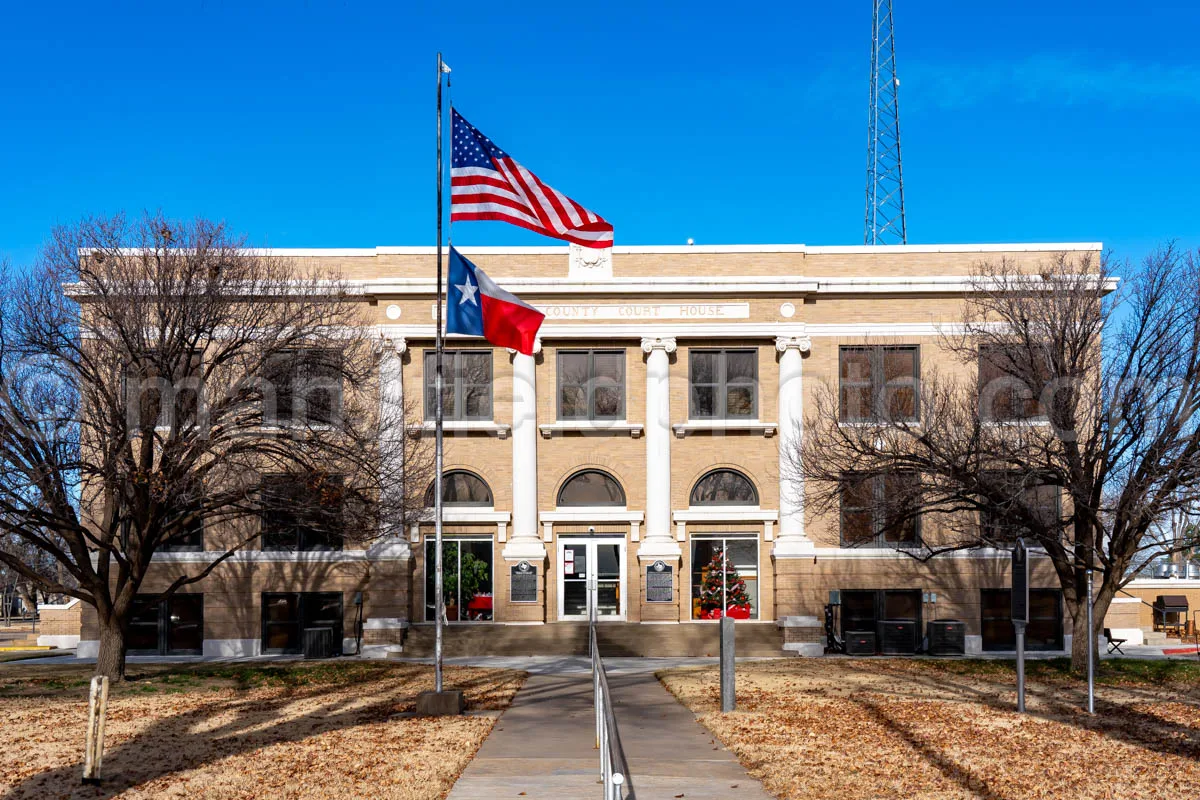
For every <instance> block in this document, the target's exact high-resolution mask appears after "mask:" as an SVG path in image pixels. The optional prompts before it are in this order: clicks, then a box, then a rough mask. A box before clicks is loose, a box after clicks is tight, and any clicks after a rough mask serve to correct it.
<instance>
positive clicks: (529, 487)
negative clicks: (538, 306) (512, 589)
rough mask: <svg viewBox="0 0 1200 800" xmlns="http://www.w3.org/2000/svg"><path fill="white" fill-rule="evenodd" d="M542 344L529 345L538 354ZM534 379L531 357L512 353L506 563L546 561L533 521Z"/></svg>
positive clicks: (534, 485) (534, 470) (535, 480)
mask: <svg viewBox="0 0 1200 800" xmlns="http://www.w3.org/2000/svg"><path fill="white" fill-rule="evenodd" d="M541 350H542V341H541V339H537V340H535V341H534V344H533V351H534V353H540V352H541ZM536 381H537V376H536V364H535V363H534V356H525V355H521V354H520V353H516V352H514V353H513V419H512V457H513V460H512V470H513V474H512V497H513V506H512V536H511V537H509V540H508V544H506V545H505V547H504V557H505V558H506V559H521V560H525V561H535V560H541V559H544V558H545V557H546V548H545V546H544V545H543V544H542V542H541V539H540V538H539V537H538V519H537V516H538V515H537V503H538V499H537V497H538V492H537V467H538V464H537V437H538V430H537V383H536Z"/></svg>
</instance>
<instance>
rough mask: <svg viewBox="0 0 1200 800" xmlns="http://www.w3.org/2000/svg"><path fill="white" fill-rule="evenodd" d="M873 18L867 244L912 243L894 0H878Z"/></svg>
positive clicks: (865, 237) (868, 144)
mask: <svg viewBox="0 0 1200 800" xmlns="http://www.w3.org/2000/svg"><path fill="white" fill-rule="evenodd" d="M873 3H874V6H875V12H874V18H873V19H872V21H871V108H870V116H869V120H868V123H867V124H868V129H869V130H868V139H867V224H866V233H865V234H864V239H863V241H864V243H865V244H907V243H908V231H907V229H906V228H905V226H904V174H903V170H902V169H901V162H900V100H899V97H898V95H899V90H900V79H899V78H897V77H896V40H895V38H894V36H893V31H892V0H873Z"/></svg>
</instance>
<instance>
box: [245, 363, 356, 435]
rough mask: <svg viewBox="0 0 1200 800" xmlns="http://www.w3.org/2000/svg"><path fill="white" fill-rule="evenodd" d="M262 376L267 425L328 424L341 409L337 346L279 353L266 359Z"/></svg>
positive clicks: (340, 381)
mask: <svg viewBox="0 0 1200 800" xmlns="http://www.w3.org/2000/svg"><path fill="white" fill-rule="evenodd" d="M262 377H263V383H264V385H263V387H262V392H263V422H264V423H266V424H267V425H281V426H283V425H329V424H331V423H332V422H333V421H334V420H335V419H336V418H337V417H338V416H339V415H340V414H341V412H342V353H341V352H340V351H338V350H296V351H291V352H286V353H278V354H276V355H274V356H272V357H271V358H270V359H268V360H267V364H266V369H265V371H264V374H263V376H262Z"/></svg>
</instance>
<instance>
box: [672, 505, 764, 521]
mask: <svg viewBox="0 0 1200 800" xmlns="http://www.w3.org/2000/svg"><path fill="white" fill-rule="evenodd" d="M672 516H673V517H674V519H675V522H676V523H679V522H776V521H777V520H778V519H779V512H778V511H775V510H773V509H763V508H759V507H758V506H750V507H748V506H703V507H699V508H695V507H689V508H687V509H680V510H677V511H675V512H673V513H672Z"/></svg>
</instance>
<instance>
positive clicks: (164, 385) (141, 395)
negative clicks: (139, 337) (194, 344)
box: [124, 350, 204, 428]
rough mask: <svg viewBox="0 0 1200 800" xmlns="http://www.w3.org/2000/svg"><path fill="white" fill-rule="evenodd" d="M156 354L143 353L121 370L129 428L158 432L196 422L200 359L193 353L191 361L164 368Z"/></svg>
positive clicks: (201, 361)
mask: <svg viewBox="0 0 1200 800" xmlns="http://www.w3.org/2000/svg"><path fill="white" fill-rule="evenodd" d="M162 360H163V359H162V357H161V356H160V354H159V353H158V352H157V351H153V350H151V351H147V352H146V353H144V354H143V355H141V356H140V357H138V358H135V359H133V360H131V361H130V363H129V364H128V365H126V367H125V375H124V391H125V403H126V413H127V414H128V415H129V422H130V424H131V426H132V427H136V428H140V427H142V426H144V425H149V424H151V423H153V425H154V426H155V427H158V428H169V427H171V425H172V424H175V423H178V424H179V425H184V424H187V423H194V422H195V421H196V412H197V411H198V409H199V405H200V395H201V392H202V382H203V377H204V375H203V369H204V358H203V354H202V353H201V352H200V351H199V350H197V351H194V352H193V353H192V354H191V358H190V359H188V358H182V357H181V358H180V359H179V362H178V363H177V364H175V365H173V366H168V365H164V364H163V363H162Z"/></svg>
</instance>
